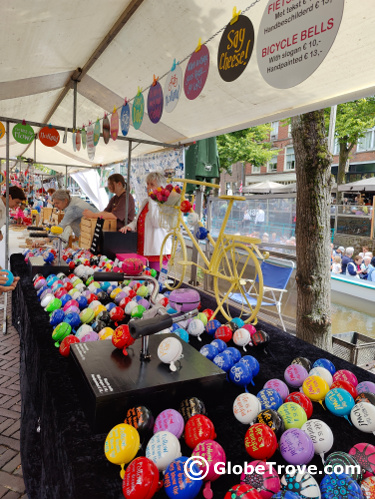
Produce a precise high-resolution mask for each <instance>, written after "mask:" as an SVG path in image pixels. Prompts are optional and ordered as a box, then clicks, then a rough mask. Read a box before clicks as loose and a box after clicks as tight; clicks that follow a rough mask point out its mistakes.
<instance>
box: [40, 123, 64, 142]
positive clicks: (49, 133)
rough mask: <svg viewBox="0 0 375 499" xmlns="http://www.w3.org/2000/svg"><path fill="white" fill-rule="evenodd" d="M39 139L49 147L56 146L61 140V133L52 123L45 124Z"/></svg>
mask: <svg viewBox="0 0 375 499" xmlns="http://www.w3.org/2000/svg"><path fill="white" fill-rule="evenodd" d="M39 140H40V142H41V143H42V144H43V145H45V146H47V147H55V146H57V144H58V143H59V142H60V134H59V132H58V131H57V130H56V129H55V128H52V127H51V125H50V126H45V127H43V128H42V129H41V130H40V132H39Z"/></svg>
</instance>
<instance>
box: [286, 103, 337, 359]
mask: <svg viewBox="0 0 375 499" xmlns="http://www.w3.org/2000/svg"><path fill="white" fill-rule="evenodd" d="M292 137H293V144H294V153H295V158H296V177H297V185H298V189H297V208H296V240H297V246H296V255H297V274H296V282H297V326H296V327H297V337H298V338H301V339H303V340H305V341H307V342H309V343H311V344H313V345H316V346H318V347H320V348H323V349H324V350H328V351H330V350H331V349H332V341H331V310H330V306H331V283H330V268H329V266H330V220H329V216H330V215H329V213H330V211H329V206H330V198H331V156H330V154H329V151H328V144H327V140H326V128H325V120H324V110H320V111H314V112H311V113H307V114H303V115H300V116H296V117H294V118H292Z"/></svg>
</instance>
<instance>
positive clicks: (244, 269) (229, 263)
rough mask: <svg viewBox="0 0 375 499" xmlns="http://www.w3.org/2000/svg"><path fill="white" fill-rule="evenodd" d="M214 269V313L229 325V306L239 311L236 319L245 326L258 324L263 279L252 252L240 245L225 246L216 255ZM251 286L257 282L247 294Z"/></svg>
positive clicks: (230, 317) (230, 316)
mask: <svg viewBox="0 0 375 499" xmlns="http://www.w3.org/2000/svg"><path fill="white" fill-rule="evenodd" d="M215 260H216V262H215V263H214V265H213V274H214V291H215V297H216V302H217V310H216V311H215V312H218V311H220V312H221V313H222V314H223V316H224V317H225V318H226V319H227V320H228V321H230V320H231V319H232V314H231V312H230V309H229V306H230V303H229V302H230V301H231V302H232V306H233V305H234V304H236V306H237V308H239V310H238V313H237V310H236V314H235V315H236V316H237V317H241V318H242V319H243V320H244V321H245V323H250V322H251V323H252V324H256V323H257V318H256V315H257V313H258V310H259V308H260V305H261V303H262V298H263V275H262V271H261V268H260V265H259V262H258V259H257V258H256V256H255V255H254V253H253V251H252V250H251V249H250V248H248V247H247V246H245V245H244V244H241V243H236V242H232V243H229V244H227V245H226V246H225V247H224V248H223V249H221V250H220V252H219V253H218V255H217V258H216V259H215ZM251 282H256V283H257V286H256V288H255V287H254V289H252V291H251V293H250V294H248V293H247V292H246V291H247V290H248V289H249V288H250V286H251Z"/></svg>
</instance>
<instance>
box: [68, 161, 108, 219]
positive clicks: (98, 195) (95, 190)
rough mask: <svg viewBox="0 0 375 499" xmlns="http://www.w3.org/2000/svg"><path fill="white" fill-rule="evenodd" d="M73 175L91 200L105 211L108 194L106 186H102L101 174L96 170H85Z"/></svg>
mask: <svg viewBox="0 0 375 499" xmlns="http://www.w3.org/2000/svg"><path fill="white" fill-rule="evenodd" d="M71 176H72V177H73V179H74V180H75V181H76V182H77V184H78V185H79V186H80V188H81V189H82V190H83V192H84V193H85V194H86V196H87V197H88V198H90V201H91V202H92V203H93V204H94V205H95V207H96V208H97V209H98V210H99V211H103V210H104V208H105V207H106V206H107V204H108V201H109V199H108V194H107V193H106V191H105V189H104V187H100V176H99V174H98V172H97V171H96V170H85V171H83V172H77V173H72V174H71Z"/></svg>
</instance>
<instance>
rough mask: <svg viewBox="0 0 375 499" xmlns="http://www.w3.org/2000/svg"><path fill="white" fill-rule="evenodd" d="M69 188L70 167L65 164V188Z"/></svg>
mask: <svg viewBox="0 0 375 499" xmlns="http://www.w3.org/2000/svg"><path fill="white" fill-rule="evenodd" d="M67 188H68V167H67V166H65V189H67Z"/></svg>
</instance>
